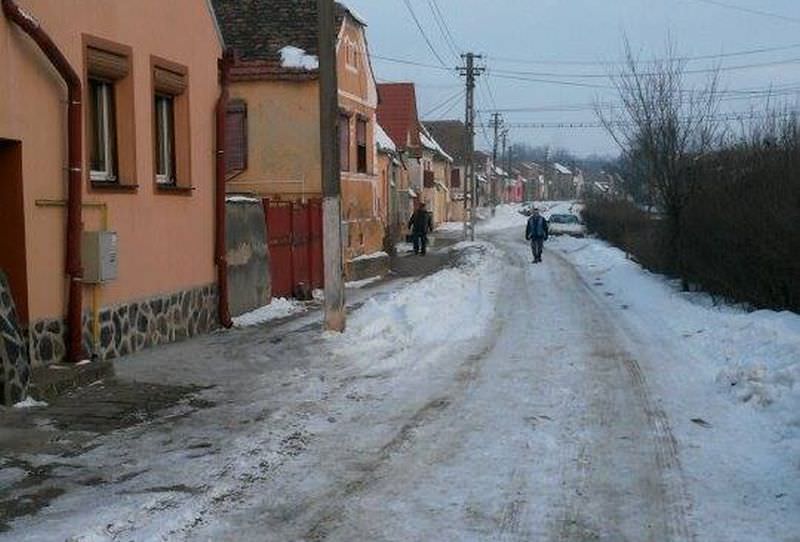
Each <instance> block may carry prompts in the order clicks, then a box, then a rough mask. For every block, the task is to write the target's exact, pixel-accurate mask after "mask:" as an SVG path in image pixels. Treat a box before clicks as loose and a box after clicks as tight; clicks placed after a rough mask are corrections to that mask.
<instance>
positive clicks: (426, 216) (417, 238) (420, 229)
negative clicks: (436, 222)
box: [408, 203, 433, 256]
mask: <svg viewBox="0 0 800 542" xmlns="http://www.w3.org/2000/svg"><path fill="white" fill-rule="evenodd" d="M408 229H409V230H411V239H412V241H413V242H414V254H421V255H422V256H425V253H426V252H427V249H428V233H429V232H432V231H433V219H432V218H431V214H430V213H429V212H428V210H427V208H426V207H425V204H424V203H420V204H419V207H417V210H416V211H414V214H412V215H411V220H409V221H408Z"/></svg>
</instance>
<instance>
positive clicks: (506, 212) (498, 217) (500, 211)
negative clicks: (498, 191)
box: [478, 203, 528, 235]
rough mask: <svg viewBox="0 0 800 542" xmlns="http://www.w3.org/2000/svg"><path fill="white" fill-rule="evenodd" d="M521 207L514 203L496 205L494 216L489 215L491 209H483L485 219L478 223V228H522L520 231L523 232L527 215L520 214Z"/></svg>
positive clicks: (489, 230) (494, 229) (490, 230)
mask: <svg viewBox="0 0 800 542" xmlns="http://www.w3.org/2000/svg"><path fill="white" fill-rule="evenodd" d="M521 208H522V206H521V205H519V204H516V203H511V204H506V205H498V206H497V208H496V209H495V214H494V216H491V210H485V211H484V214H482V216H483V217H485V218H486V219H485V220H484V221H483V222H480V223H478V230H479V231H483V232H492V231H499V230H507V229H509V228H520V229H521V230H523V232H522V233H524V229H525V223H526V222H527V221H528V217H526V216H525V215H521V214H520V212H519V211H520V209H521ZM487 211H488V212H487ZM520 235H521V234H520Z"/></svg>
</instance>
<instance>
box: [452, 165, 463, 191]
mask: <svg viewBox="0 0 800 542" xmlns="http://www.w3.org/2000/svg"><path fill="white" fill-rule="evenodd" d="M450 186H451V187H452V188H461V170H460V169H453V170H451V171H450Z"/></svg>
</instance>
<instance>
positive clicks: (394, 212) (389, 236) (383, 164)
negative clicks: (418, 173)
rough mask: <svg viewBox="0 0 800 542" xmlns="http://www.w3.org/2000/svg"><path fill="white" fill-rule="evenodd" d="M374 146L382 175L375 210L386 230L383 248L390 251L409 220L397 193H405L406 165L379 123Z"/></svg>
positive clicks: (406, 189)
mask: <svg viewBox="0 0 800 542" xmlns="http://www.w3.org/2000/svg"><path fill="white" fill-rule="evenodd" d="M375 146H376V149H377V153H378V171H379V172H380V178H381V182H380V186H381V195H380V197H379V202H380V205H379V208H378V212H379V214H380V217H381V220H382V221H383V223H384V224H385V227H386V230H387V232H386V238H385V243H384V244H385V246H384V248H385V249H386V250H387V251H388V252H390V253H391V252H393V251H394V245H395V243H397V242H398V241H399V240H400V239H401V238H402V231H403V230H402V225H403V224H405V223H406V221H407V220H408V217H407V216H406V213H405V209H401V205H400V197H399V195H400V194H402V193H405V194H406V195H407V194H408V169H407V168H406V165H405V161H404V160H403V156H402V154H401V153H400V152H398V150H397V145H395V144H394V141H392V138H391V137H389V135H388V134H387V133H386V131H385V130H384V129H383V128H382V127H381V125H380V124H376V125H375ZM401 210H402V212H401Z"/></svg>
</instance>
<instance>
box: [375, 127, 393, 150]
mask: <svg viewBox="0 0 800 542" xmlns="http://www.w3.org/2000/svg"><path fill="white" fill-rule="evenodd" d="M375 144H376V145H377V146H378V150H384V151H394V152H397V145H395V144H394V141H392V138H391V137H389V134H387V133H386V130H384V129H383V127H382V126H381V125H380V124H378V123H377V122H376V123H375Z"/></svg>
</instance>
